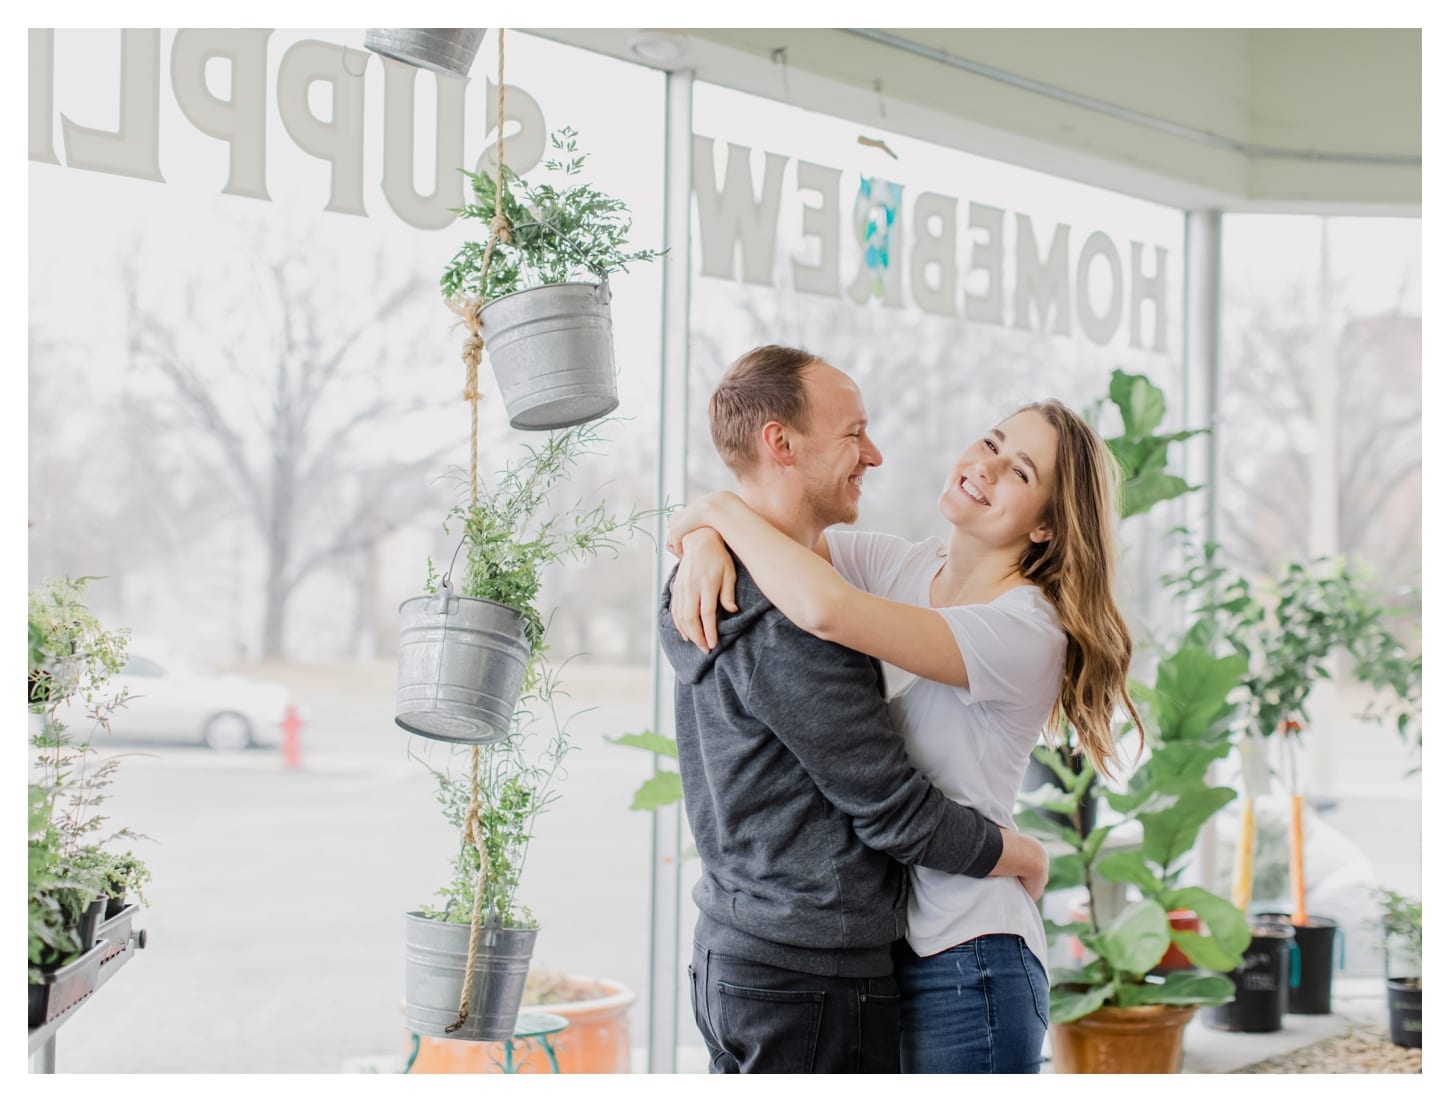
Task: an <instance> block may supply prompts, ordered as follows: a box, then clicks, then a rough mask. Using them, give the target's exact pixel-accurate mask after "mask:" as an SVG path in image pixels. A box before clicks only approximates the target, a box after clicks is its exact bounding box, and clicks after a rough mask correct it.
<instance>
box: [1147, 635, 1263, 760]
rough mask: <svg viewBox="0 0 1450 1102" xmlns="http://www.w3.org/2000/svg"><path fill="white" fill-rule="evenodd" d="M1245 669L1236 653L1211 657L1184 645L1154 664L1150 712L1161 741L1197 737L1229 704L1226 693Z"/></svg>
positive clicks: (1176, 740) (1245, 662)
mask: <svg viewBox="0 0 1450 1102" xmlns="http://www.w3.org/2000/svg"><path fill="white" fill-rule="evenodd" d="M1247 672H1248V662H1247V661H1246V660H1245V659H1244V658H1242V657H1241V656H1239V655H1237V654H1231V655H1228V656H1227V657H1224V658H1215V657H1214V656H1213V655H1212V654H1210V653H1209V652H1208V651H1206V650H1204V649H1203V648H1201V647H1195V646H1185V647H1183V648H1181V649H1180V650H1178V651H1177V652H1176V653H1174V654H1172V655H1170V656H1169V657H1167V658H1165V659H1164V660H1163V661H1162V662H1160V663H1158V679H1157V684H1156V685H1155V687H1154V689H1153V712H1154V715H1155V716H1156V717H1157V719H1158V730H1159V735H1160V736H1161V737H1162V739H1163V740H1164V741H1165V742H1179V741H1188V740H1200V739H1202V738H1203V737H1204V736H1205V734H1207V733H1208V732H1209V730H1210V729H1211V724H1212V722H1213V720H1214V719H1216V718H1217V717H1218V716H1219V715H1220V714H1222V713H1223V712H1224V711H1226V710H1227V709H1228V708H1229V707H1230V705H1229V704H1228V702H1227V698H1228V694H1229V693H1231V692H1232V691H1233V690H1234V689H1235V688H1237V687H1238V686H1239V685H1240V684H1241V683H1242V682H1243V679H1244V675H1245V674H1246V673H1247Z"/></svg>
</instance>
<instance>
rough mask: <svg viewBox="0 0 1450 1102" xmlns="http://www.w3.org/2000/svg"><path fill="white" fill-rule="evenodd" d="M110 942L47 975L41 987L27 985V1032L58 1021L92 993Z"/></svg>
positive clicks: (92, 948) (98, 944)
mask: <svg viewBox="0 0 1450 1102" xmlns="http://www.w3.org/2000/svg"><path fill="white" fill-rule="evenodd" d="M108 945H109V942H105V941H102V942H99V943H97V944H96V945H94V946H92V947H91V948H90V949H88V950H87V951H86V952H84V953H82V954H81V955H80V956H78V957H77V958H76V959H75V960H73V961H71V962H70V963H69V964H64V965H61V967H59V968H57V969H56V970H55V971H54V972H47V973H46V974H45V979H44V981H43V982H41V983H32V984H31V985H30V1011H29V1013H30V1028H31V1029H37V1028H39V1027H40V1026H43V1025H44V1024H45V1023H46V1022H51V1021H54V1020H55V1019H56V1018H59V1017H60V1016H61V1015H62V1014H64V1013H65V1012H66V1011H67V1010H69V1009H70V1008H71V1007H73V1006H75V1005H76V1004H77V1003H79V1002H81V1001H82V1000H84V999H87V998H89V997H90V996H91V994H92V993H94V992H95V990H96V986H97V984H98V983H99V981H100V978H101V956H102V955H103V953H104V951H105V949H106V948H107V946H108Z"/></svg>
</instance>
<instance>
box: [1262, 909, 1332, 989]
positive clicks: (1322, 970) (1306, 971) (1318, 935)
mask: <svg viewBox="0 0 1450 1102" xmlns="http://www.w3.org/2000/svg"><path fill="white" fill-rule="evenodd" d="M1256 917H1258V918H1261V919H1266V920H1268V921H1270V922H1290V920H1291V919H1292V917H1293V916H1292V915H1287V914H1277V913H1269V912H1262V913H1260V914H1259V915H1257V916H1256ZM1291 925H1292V923H1291ZM1293 929H1294V943H1295V944H1296V945H1297V946H1298V947H1299V979H1298V981H1297V982H1296V983H1294V984H1292V985H1291V986H1290V988H1289V1013H1290V1014H1328V1013H1329V1012H1330V994H1331V988H1332V987H1333V981H1334V968H1335V956H1336V952H1335V950H1336V947H1337V948H1338V955H1339V956H1340V957H1341V958H1342V957H1343V955H1344V941H1343V939H1342V938H1341V937H1340V932H1339V924H1338V923H1337V922H1335V921H1334V920H1333V919H1330V918H1322V917H1320V916H1319V915H1310V916H1309V921H1308V923H1307V924H1306V925H1303V926H1298V925H1294V926H1293ZM1343 963H1344V961H1343V959H1341V960H1340V961H1339V964H1340V965H1343Z"/></svg>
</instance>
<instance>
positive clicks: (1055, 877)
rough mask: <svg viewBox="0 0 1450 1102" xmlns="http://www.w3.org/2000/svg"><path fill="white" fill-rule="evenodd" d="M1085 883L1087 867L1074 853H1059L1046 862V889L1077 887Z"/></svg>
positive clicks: (1052, 890)
mask: <svg viewBox="0 0 1450 1102" xmlns="http://www.w3.org/2000/svg"><path fill="white" fill-rule="evenodd" d="M1086 883H1087V868H1086V866H1084V865H1083V862H1082V857H1080V856H1079V855H1078V854H1076V853H1061V854H1058V855H1057V856H1056V857H1053V858H1050V859H1049V860H1048V863H1047V889H1046V890H1047V891H1050V892H1055V891H1058V890H1060V889H1062V888H1077V887H1081V886H1082V885H1083V884H1086Z"/></svg>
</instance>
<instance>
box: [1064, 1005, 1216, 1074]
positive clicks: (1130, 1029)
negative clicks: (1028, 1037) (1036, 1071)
mask: <svg viewBox="0 0 1450 1102" xmlns="http://www.w3.org/2000/svg"><path fill="white" fill-rule="evenodd" d="M1197 1010H1198V1007H1196V1006H1162V1005H1152V1006H1133V1007H1116V1006H1104V1007H1101V1008H1100V1009H1098V1010H1094V1011H1093V1012H1092V1013H1091V1014H1088V1015H1086V1016H1085V1017H1082V1018H1078V1019H1077V1020H1076V1021H1073V1022H1055V1023H1053V1026H1052V1070H1053V1071H1054V1072H1056V1073H1057V1074H1059V1075H1062V1074H1077V1075H1083V1074H1110V1075H1112V1074H1116V1075H1164V1074H1169V1075H1171V1074H1176V1073H1177V1072H1180V1071H1182V1070H1183V1028H1184V1026H1186V1025H1187V1024H1188V1021H1189V1019H1190V1018H1192V1017H1193V1015H1194V1013H1195V1012H1196V1011H1197Z"/></svg>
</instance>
